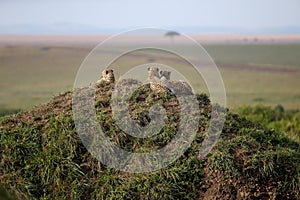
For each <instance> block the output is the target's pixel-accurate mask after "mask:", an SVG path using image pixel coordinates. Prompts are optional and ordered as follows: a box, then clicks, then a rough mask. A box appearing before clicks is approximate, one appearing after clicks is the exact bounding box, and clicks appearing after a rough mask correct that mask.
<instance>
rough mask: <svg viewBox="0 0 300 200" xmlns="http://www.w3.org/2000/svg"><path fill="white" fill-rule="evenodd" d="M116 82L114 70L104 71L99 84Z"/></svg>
mask: <svg viewBox="0 0 300 200" xmlns="http://www.w3.org/2000/svg"><path fill="white" fill-rule="evenodd" d="M114 82H115V75H114V70H112V69H105V70H103V71H102V76H101V79H100V80H99V81H97V83H114Z"/></svg>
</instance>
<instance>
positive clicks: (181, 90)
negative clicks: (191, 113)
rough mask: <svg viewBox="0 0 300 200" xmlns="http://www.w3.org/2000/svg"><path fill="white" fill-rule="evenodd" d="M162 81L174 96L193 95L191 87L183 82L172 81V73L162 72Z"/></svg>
mask: <svg viewBox="0 0 300 200" xmlns="http://www.w3.org/2000/svg"><path fill="white" fill-rule="evenodd" d="M159 74H160V80H161V81H162V82H163V83H164V84H165V85H166V86H167V87H168V88H169V89H170V90H171V91H172V93H173V94H178V95H191V94H193V90H192V88H191V86H190V85H189V84H188V83H187V82H186V81H183V80H179V81H173V80H171V71H166V70H160V72H159Z"/></svg>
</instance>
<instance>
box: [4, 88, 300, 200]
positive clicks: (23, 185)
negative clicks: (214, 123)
mask: <svg viewBox="0 0 300 200" xmlns="http://www.w3.org/2000/svg"><path fill="white" fill-rule="evenodd" d="M111 87H112V85H105V84H99V85H97V92H96V97H95V99H96V104H95V106H96V113H97V117H98V120H99V123H100V124H101V126H102V127H103V129H104V130H105V133H106V134H107V137H110V138H111V140H112V141H114V142H115V143H117V144H118V145H119V146H120V147H122V148H124V149H126V150H128V151H136V152H141V151H142V152H144V151H148V150H149V149H157V148H159V147H162V146H164V145H165V144H166V143H168V141H169V140H170V139H171V138H172V137H173V136H174V133H175V132H176V129H177V123H178V120H179V119H178V115H177V114H176V113H177V111H178V105H177V104H176V99H174V97H173V96H172V95H162V96H159V95H155V94H152V93H151V90H150V89H149V86H144V87H142V88H141V89H140V91H139V92H137V93H135V94H134V96H133V97H132V102H131V115H132V118H133V119H135V120H136V121H137V122H138V123H140V124H147V120H149V119H148V118H147V112H145V110H147V105H148V106H149V105H151V103H153V102H161V103H162V104H163V105H164V107H165V108H166V110H167V114H168V117H169V118H168V119H169V121H168V123H167V124H166V125H165V127H164V128H163V130H161V132H160V134H158V135H157V136H154V137H152V138H150V139H149V140H146V141H144V140H140V139H136V138H133V137H131V136H128V135H126V134H124V133H123V132H122V131H121V130H120V129H118V127H116V126H115V123H114V120H113V119H112V116H111V109H110V106H109V101H110V95H111ZM149 97H151V98H149ZM149 99H151V100H150V101H153V102H149ZM197 99H198V101H199V107H200V110H199V112H200V116H201V119H200V120H201V125H200V126H199V128H198V131H197V135H196V139H195V140H194V141H193V143H192V145H191V147H190V148H189V149H188V150H187V151H186V152H185V153H184V155H182V156H181V157H180V159H178V160H176V161H175V162H174V163H172V164H171V165H169V166H168V167H167V168H163V169H161V170H158V171H154V172H150V173H136V174H130V173H124V172H119V171H116V170H114V169H111V168H108V167H106V166H105V165H103V164H102V163H100V162H98V161H97V160H96V159H94V158H93V157H92V156H91V155H90V153H89V152H88V151H87V150H86V148H85V147H84V146H83V144H82V142H81V140H80V138H79V136H78V134H77V132H76V129H75V125H74V121H73V118H72V93H71V92H66V93H64V94H60V95H58V96H56V97H54V98H53V99H52V100H51V101H50V102H49V103H48V104H45V105H42V106H39V107H36V108H35V109H33V110H31V111H29V112H22V113H19V114H16V115H12V116H8V117H3V118H0V137H1V140H0V151H1V155H0V160H1V161H0V184H1V187H2V188H3V189H2V192H0V195H2V197H1V196H0V199H3V198H4V199H5V198H9V197H8V196H9V195H7V194H5V193H8V194H10V196H11V198H12V199H14V198H16V199H299V198H300V194H299V190H300V151H299V150H300V143H299V142H297V141H296V140H291V139H289V138H287V137H286V136H285V135H284V134H282V133H279V132H276V131H274V130H272V129H267V128H265V127H263V126H261V125H259V124H256V123H254V122H250V121H248V120H246V119H245V118H243V117H240V116H238V115H236V114H233V113H231V112H229V113H228V115H227V119H226V122H225V125H224V128H223V132H222V134H221V137H220V139H219V141H218V143H217V145H216V146H215V147H214V149H213V151H212V152H211V153H210V154H209V155H208V156H207V157H206V158H205V159H199V158H198V157H197V156H198V151H199V148H200V146H201V142H202V141H203V139H204V137H205V134H206V132H207V127H208V123H209V118H210V111H211V105H210V101H209V99H208V97H207V96H206V95H203V94H201V95H197ZM141 105H142V106H141ZM171 116H173V118H172V117H171ZM176 120H177V121H176ZM4 191H7V192H4ZM5 195H6V197H4V196H5Z"/></svg>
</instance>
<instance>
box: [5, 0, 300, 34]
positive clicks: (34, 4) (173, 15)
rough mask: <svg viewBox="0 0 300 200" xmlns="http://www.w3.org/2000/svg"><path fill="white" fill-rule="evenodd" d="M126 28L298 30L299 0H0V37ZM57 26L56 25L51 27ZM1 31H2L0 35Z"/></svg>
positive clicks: (299, 18) (299, 25) (299, 20)
mask: <svg viewBox="0 0 300 200" xmlns="http://www.w3.org/2000/svg"><path fill="white" fill-rule="evenodd" d="M36 26H37V27H43V31H46V32H47V30H52V31H55V30H57V31H58V32H59V31H62V29H63V27H64V26H65V28H66V29H67V28H68V26H69V27H70V29H72V28H73V29H72V30H74V31H75V32H76V30H77V29H78V30H79V29H80V27H82V28H86V29H89V28H91V27H93V28H98V29H124V30H125V29H130V28H136V27H145V26H147V27H149V26H151V27H152V26H154V27H162V28H171V29H172V28H178V27H223V28H227V27H229V28H241V29H244V30H259V29H264V28H279V27H300V1H299V0H251V1H250V0H249V1H246V0H211V1H209V0H198V1H197V0H186V1H179V0H147V1H143V0H98V1H96V0H88V1H83V0H82V1H79V0H73V1H72V0H69V1H63V2H62V1H59V0H52V1H50V0H49V1H43V0H41V1H33V0H25V1H21V0H0V33H1V32H3V31H4V32H5V31H6V32H9V31H10V30H11V31H12V32H13V31H15V32H18V31H20V30H22V28H23V29H24V28H27V29H26V30H27V31H28V32H30V31H32V32H34V31H36V30H35V29H38V28H37V27H36ZM57 26H58V27H57ZM1 27H2V30H3V31H1Z"/></svg>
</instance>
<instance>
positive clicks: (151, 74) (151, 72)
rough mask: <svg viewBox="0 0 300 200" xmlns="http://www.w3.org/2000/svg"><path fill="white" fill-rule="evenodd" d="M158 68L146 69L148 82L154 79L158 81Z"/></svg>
mask: <svg viewBox="0 0 300 200" xmlns="http://www.w3.org/2000/svg"><path fill="white" fill-rule="evenodd" d="M159 78H160V76H159V68H158V67H148V78H147V79H148V81H149V82H151V81H155V80H156V79H159Z"/></svg>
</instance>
